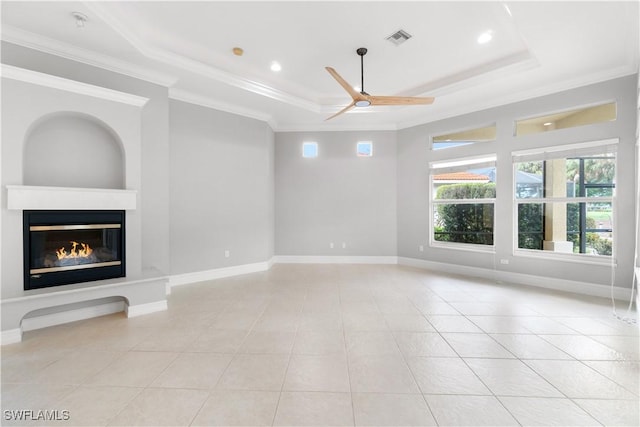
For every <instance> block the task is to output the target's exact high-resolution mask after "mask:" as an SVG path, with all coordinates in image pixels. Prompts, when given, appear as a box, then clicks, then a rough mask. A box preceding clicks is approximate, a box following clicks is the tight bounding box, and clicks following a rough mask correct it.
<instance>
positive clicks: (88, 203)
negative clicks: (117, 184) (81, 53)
mask: <svg viewBox="0 0 640 427" xmlns="http://www.w3.org/2000/svg"><path fill="white" fill-rule="evenodd" d="M136 196H137V191H136V190H115V189H105V188H70V187H37V186H28V185H7V208H8V209H10V210H45V209H52V210H57V209H64V210H82V209H85V210H135V209H136Z"/></svg>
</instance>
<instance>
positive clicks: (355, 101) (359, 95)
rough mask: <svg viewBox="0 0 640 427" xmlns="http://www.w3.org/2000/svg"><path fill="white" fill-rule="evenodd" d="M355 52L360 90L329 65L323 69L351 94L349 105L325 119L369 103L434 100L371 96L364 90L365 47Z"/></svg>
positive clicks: (404, 103) (431, 101) (418, 103)
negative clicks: (358, 67)
mask: <svg viewBox="0 0 640 427" xmlns="http://www.w3.org/2000/svg"><path fill="white" fill-rule="evenodd" d="M356 53H357V54H358V55H359V56H360V92H358V91H356V90H355V89H354V88H353V86H351V85H350V84H349V83H347V81H346V80H345V79H343V78H342V76H340V74H338V72H337V71H336V70H334V69H333V68H331V67H325V69H326V70H327V71H328V72H329V74H331V76H332V77H333V78H334V79H335V80H336V81H337V82H338V84H340V86H342V87H343V89H344V90H346V91H347V93H348V94H349V95H351V98H352V101H351V103H350V104H349V105H347V106H346V107H344V108H343V109H342V110H340V111H338V112H337V113H336V114H334V115H332V116H330V117H328V118H326V119H325V121H326V120H330V119H332V118H334V117H336V116H339V115H340V114H343V113H346V112H347V111H349V110H351V109H352V108H353V107H368V106H370V105H374V106H375V105H387V106H391V105H425V104H432V103H433V101H434V100H435V99H434V98H432V97H415V96H373V95H369V94H368V93H367V92H365V90H364V56H365V55H366V54H367V48H366V47H360V48H358V49H356Z"/></svg>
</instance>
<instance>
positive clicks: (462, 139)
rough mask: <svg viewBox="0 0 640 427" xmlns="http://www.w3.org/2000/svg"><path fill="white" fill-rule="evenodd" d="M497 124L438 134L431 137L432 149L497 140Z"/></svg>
mask: <svg viewBox="0 0 640 427" xmlns="http://www.w3.org/2000/svg"><path fill="white" fill-rule="evenodd" d="M495 139H496V125H495V124H492V125H489V126H485V127H481V128H476V129H467V130H463V131H458V132H451V133H447V134H442V135H436V136H434V137H433V138H432V139H431V149H433V150H442V149H444V148H453V147H459V146H462V145H470V144H475V143H478V142H489V141H495Z"/></svg>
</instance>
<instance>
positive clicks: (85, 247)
mask: <svg viewBox="0 0 640 427" xmlns="http://www.w3.org/2000/svg"><path fill="white" fill-rule="evenodd" d="M69 243H71V252H69V253H67V251H66V249H65V248H64V247H62V248H60V249H58V250H57V251H56V255H57V256H58V259H68V258H85V257H88V256H89V255H91V252H93V249H91V247H90V246H89V244H87V243H82V242H81V243H78V242H74V241H71V242H69ZM78 245H80V246H81V248H80V249H78Z"/></svg>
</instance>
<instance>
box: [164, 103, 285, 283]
mask: <svg viewBox="0 0 640 427" xmlns="http://www.w3.org/2000/svg"><path fill="white" fill-rule="evenodd" d="M170 135H171V138H170V140H171V162H170V177H171V178H170V182H171V273H172V274H181V273H191V272H198V271H206V270H210V269H215V268H220V267H226V266H233V265H242V264H250V263H257V262H265V261H267V260H269V259H270V258H271V257H272V256H273V157H272V156H273V155H272V152H273V132H272V131H271V129H270V128H269V126H268V124H267V123H265V122H261V121H258V120H253V119H248V118H245V117H241V116H237V115H234V114H229V113H224V112H220V111H216V110H212V109H209V108H205V107H200V106H197V105H193V104H188V103H184V102H180V101H174V100H172V101H171V103H170ZM227 250H228V251H229V252H230V256H229V257H228V258H226V257H225V251H227Z"/></svg>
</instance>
